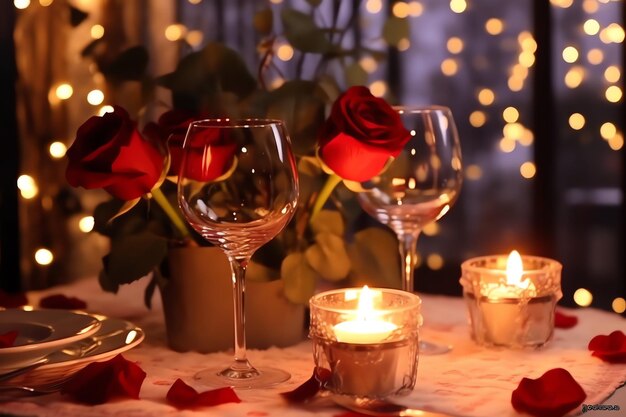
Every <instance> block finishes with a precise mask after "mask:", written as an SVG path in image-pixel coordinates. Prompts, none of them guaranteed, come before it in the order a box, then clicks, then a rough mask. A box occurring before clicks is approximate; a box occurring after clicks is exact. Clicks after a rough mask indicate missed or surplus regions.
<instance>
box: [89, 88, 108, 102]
mask: <svg viewBox="0 0 626 417" xmlns="http://www.w3.org/2000/svg"><path fill="white" fill-rule="evenodd" d="M103 101H104V93H103V92H102V91H101V90H91V91H90V92H89V93H88V94H87V103H89V104H91V105H92V106H98V105H100V104H102V102H103Z"/></svg>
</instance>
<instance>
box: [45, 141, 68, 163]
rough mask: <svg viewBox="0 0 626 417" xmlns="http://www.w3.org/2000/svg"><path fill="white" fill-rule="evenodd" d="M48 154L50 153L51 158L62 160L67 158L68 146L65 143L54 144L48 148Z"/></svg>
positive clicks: (57, 142)
mask: <svg viewBox="0 0 626 417" xmlns="http://www.w3.org/2000/svg"><path fill="white" fill-rule="evenodd" d="M48 152H50V156H51V157H53V158H54V159H60V158H63V157H64V156H65V152H67V146H66V145H65V143H63V142H59V141H56V142H52V143H51V144H50V146H49V147H48Z"/></svg>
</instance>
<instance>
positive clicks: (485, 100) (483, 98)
mask: <svg viewBox="0 0 626 417" xmlns="http://www.w3.org/2000/svg"><path fill="white" fill-rule="evenodd" d="M495 99H496V95H495V94H494V92H493V90H491V89H489V88H483V89H481V90H480V91H479V92H478V102H479V103H480V104H482V105H483V106H489V105H491V104H493V102H494V101H495Z"/></svg>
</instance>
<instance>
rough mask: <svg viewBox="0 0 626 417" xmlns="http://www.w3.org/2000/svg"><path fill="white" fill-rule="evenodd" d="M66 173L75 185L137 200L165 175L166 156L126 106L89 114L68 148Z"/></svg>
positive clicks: (125, 198)
mask: <svg viewBox="0 0 626 417" xmlns="http://www.w3.org/2000/svg"><path fill="white" fill-rule="evenodd" d="M67 157H68V159H69V164H68V166H67V171H66V173H65V175H66V177H67V181H68V182H69V183H70V184H71V185H72V186H74V187H79V186H80V187H85V188H87V189H93V188H104V189H105V190H106V191H107V192H109V193H110V194H111V195H113V196H114V197H117V198H119V199H121V200H134V199H135V198H138V197H141V196H142V195H143V194H146V193H148V192H150V190H152V188H153V187H154V185H155V184H156V183H157V181H158V180H159V178H160V177H161V173H162V171H163V163H164V158H163V156H162V155H161V154H160V153H159V151H158V149H157V148H156V147H155V146H154V145H153V144H151V143H150V142H148V141H146V140H144V139H143V138H142V137H141V134H140V133H139V132H138V131H137V124H136V123H135V122H134V121H132V120H131V119H130V117H129V116H128V113H127V112H126V110H124V109H123V108H121V107H118V106H115V107H114V111H113V113H106V114H105V115H104V116H102V117H97V116H93V117H91V118H89V120H87V121H86V122H85V123H83V125H82V126H81V127H79V128H78V131H77V132H76V140H74V143H73V144H72V146H71V147H70V148H69V149H68V151H67Z"/></svg>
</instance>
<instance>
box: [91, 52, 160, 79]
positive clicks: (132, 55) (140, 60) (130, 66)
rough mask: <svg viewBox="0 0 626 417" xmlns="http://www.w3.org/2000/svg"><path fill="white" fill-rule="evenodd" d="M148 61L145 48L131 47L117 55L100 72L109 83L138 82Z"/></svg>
mask: <svg viewBox="0 0 626 417" xmlns="http://www.w3.org/2000/svg"><path fill="white" fill-rule="evenodd" d="M148 60H149V56H148V50H147V49H146V48H144V47H143V46H133V47H132V48H128V49H126V50H125V51H123V52H122V53H121V54H119V55H118V56H117V57H116V58H115V59H114V60H113V61H112V62H111V63H110V64H108V65H106V66H103V67H102V68H101V71H102V73H103V74H104V76H105V77H106V78H107V79H109V80H111V81H115V82H121V81H128V80H134V81H139V80H141V79H142V78H143V76H144V74H145V72H146V68H147V67H148Z"/></svg>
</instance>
